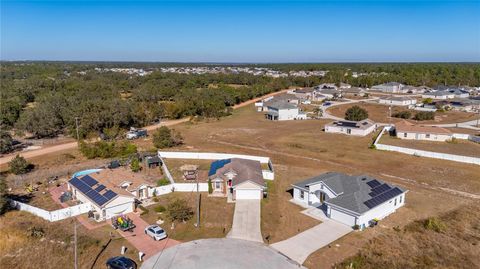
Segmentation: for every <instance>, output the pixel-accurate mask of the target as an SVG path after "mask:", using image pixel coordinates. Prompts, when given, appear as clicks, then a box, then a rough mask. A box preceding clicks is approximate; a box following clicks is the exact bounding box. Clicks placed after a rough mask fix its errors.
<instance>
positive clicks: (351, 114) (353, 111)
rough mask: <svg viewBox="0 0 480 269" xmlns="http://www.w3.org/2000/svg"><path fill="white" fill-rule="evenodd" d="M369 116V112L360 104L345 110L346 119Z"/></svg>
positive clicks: (361, 118) (360, 118)
mask: <svg viewBox="0 0 480 269" xmlns="http://www.w3.org/2000/svg"><path fill="white" fill-rule="evenodd" d="M367 118H368V112H367V110H365V109H364V108H361V107H359V106H352V107H351V108H349V109H347V111H346V112H345V119H346V120H351V121H361V120H364V119H367Z"/></svg>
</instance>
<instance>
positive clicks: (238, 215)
mask: <svg viewBox="0 0 480 269" xmlns="http://www.w3.org/2000/svg"><path fill="white" fill-rule="evenodd" d="M227 238H236V239H243V240H249V241H255V242H262V243H263V239H262V232H261V231H260V200H237V201H236V202H235V213H234V215H233V223H232V230H230V232H229V233H228V235H227Z"/></svg>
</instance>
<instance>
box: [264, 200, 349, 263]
mask: <svg viewBox="0 0 480 269" xmlns="http://www.w3.org/2000/svg"><path fill="white" fill-rule="evenodd" d="M302 213H304V214H307V215H310V216H312V217H314V218H316V219H321V220H322V223H321V224H319V225H317V226H315V227H313V228H310V229H308V230H306V231H304V232H301V233H299V234H297V235H295V236H293V237H290V238H289V239H287V240H283V241H280V242H278V243H275V244H272V245H271V247H273V248H274V249H276V250H278V251H280V252H281V253H283V254H285V255H286V256H287V257H289V258H290V259H292V260H294V261H296V262H298V263H299V264H303V262H305V260H306V259H307V257H308V256H309V255H310V254H311V253H313V252H315V251H317V250H318V249H320V248H322V247H324V246H326V245H328V244H330V243H332V242H333V241H335V240H337V239H339V238H340V237H342V236H344V235H346V234H348V233H350V232H351V231H352V228H350V227H349V226H347V225H345V224H342V223H340V222H336V221H334V220H331V219H328V218H326V217H325V216H324V215H323V213H322V211H321V210H319V209H317V208H311V209H307V210H305V211H303V212H302ZM322 215H323V216H322Z"/></svg>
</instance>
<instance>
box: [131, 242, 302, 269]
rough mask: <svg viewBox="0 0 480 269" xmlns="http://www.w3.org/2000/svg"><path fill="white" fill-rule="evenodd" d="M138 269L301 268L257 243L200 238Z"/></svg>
mask: <svg viewBox="0 0 480 269" xmlns="http://www.w3.org/2000/svg"><path fill="white" fill-rule="evenodd" d="M140 268H141V269H167V268H169V269H206V268H208V269H227V268H228V269H298V268H305V267H302V266H301V265H299V264H297V263H296V262H294V261H291V260H289V259H288V258H287V257H285V256H283V255H282V254H280V253H278V252H277V251H275V250H274V249H272V248H270V247H268V246H266V245H264V244H262V243H257V242H250V241H245V240H236V239H229V238H222V239H201V240H196V241H190V242H187V243H183V244H179V245H176V246H174V247H171V248H169V249H167V250H165V251H163V252H160V253H158V254H156V255H155V256H153V257H152V258H150V259H147V260H146V261H145V262H144V263H143V264H142V266H141V267H140Z"/></svg>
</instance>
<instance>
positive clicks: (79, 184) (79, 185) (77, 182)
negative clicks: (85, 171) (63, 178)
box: [69, 177, 92, 194]
mask: <svg viewBox="0 0 480 269" xmlns="http://www.w3.org/2000/svg"><path fill="white" fill-rule="evenodd" d="M69 182H70V184H71V185H72V186H74V187H75V188H77V189H78V190H79V191H81V192H82V193H85V194H86V193H87V192H89V191H91V190H92V188H90V187H89V186H88V185H87V184H85V183H84V182H83V181H81V180H80V179H78V178H76V177H74V178H72V179H71V180H70V181H69Z"/></svg>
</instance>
